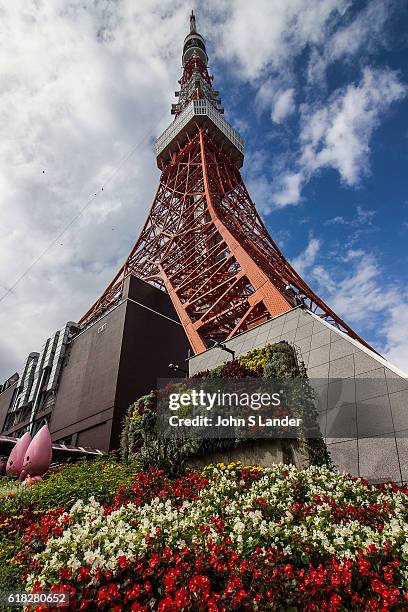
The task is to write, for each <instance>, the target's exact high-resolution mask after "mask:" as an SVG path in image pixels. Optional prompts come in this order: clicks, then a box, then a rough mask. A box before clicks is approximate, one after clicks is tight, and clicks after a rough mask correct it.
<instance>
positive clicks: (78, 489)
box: [0, 456, 137, 512]
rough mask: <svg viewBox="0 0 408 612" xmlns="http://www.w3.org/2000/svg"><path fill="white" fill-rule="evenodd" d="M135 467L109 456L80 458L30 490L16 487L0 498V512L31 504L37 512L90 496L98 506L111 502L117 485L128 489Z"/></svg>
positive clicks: (54, 472)
mask: <svg viewBox="0 0 408 612" xmlns="http://www.w3.org/2000/svg"><path fill="white" fill-rule="evenodd" d="M136 469H137V466H134V465H132V464H124V463H121V462H118V461H116V459H115V458H114V457H112V456H109V457H107V456H104V457H96V458H94V459H93V460H92V461H89V460H86V459H81V460H80V461H78V462H76V463H71V464H67V465H65V466H63V467H61V468H58V469H56V470H50V472H48V474H46V476H45V477H44V480H42V481H41V482H39V483H38V484H35V485H33V486H31V487H27V486H24V485H19V486H18V487H17V490H16V491H15V493H14V495H13V496H12V497H8V496H6V497H3V498H2V499H0V512H3V511H9V512H12V511H17V510H19V509H22V508H24V507H27V506H28V505H29V504H30V503H32V504H35V506H36V508H37V509H38V510H48V509H50V508H57V507H59V506H65V507H66V508H70V507H71V506H72V505H73V504H74V503H75V502H76V501H77V500H78V499H83V500H87V499H89V497H91V496H92V495H93V496H94V497H95V499H97V500H98V501H99V502H100V503H104V502H107V503H111V502H112V501H113V498H114V496H115V493H116V492H117V491H118V489H119V487H120V486H121V485H125V487H126V486H130V484H131V482H132V479H133V477H134V474H135V470H136Z"/></svg>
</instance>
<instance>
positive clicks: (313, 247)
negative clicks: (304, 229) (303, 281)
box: [292, 238, 321, 276]
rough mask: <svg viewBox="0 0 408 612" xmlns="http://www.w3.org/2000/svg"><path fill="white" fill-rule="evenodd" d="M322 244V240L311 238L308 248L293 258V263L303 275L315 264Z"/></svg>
mask: <svg viewBox="0 0 408 612" xmlns="http://www.w3.org/2000/svg"><path fill="white" fill-rule="evenodd" d="M320 246H321V241H320V240H318V239H317V238H310V240H309V242H308V245H307V247H306V249H305V250H304V251H303V252H302V253H300V254H299V255H298V256H297V257H296V258H295V259H294V260H293V262H292V265H293V267H294V268H295V270H296V271H297V272H298V273H299V274H300V275H301V276H303V274H305V273H306V272H307V271H308V270H310V268H312V267H313V266H314V263H315V261H316V257H317V254H318V252H319V249H320Z"/></svg>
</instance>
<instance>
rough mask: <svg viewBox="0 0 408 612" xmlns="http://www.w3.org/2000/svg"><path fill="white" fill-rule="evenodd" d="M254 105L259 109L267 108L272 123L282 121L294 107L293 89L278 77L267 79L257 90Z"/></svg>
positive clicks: (290, 113)
mask: <svg viewBox="0 0 408 612" xmlns="http://www.w3.org/2000/svg"><path fill="white" fill-rule="evenodd" d="M255 105H256V107H257V108H258V109H259V110H264V109H268V110H269V112H270V116H271V119H272V121H273V122H274V123H282V121H284V120H285V119H286V118H287V117H289V116H290V115H292V113H293V112H294V111H295V109H296V104H295V89H294V88H293V87H286V86H285V84H284V82H282V81H280V80H279V79H267V80H266V81H265V82H264V83H262V84H261V86H260V88H259V90H258V93H257V95H256V98H255Z"/></svg>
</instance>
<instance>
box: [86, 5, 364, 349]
mask: <svg viewBox="0 0 408 612" xmlns="http://www.w3.org/2000/svg"><path fill="white" fill-rule="evenodd" d="M182 62H183V74H182V77H181V79H180V81H179V83H180V86H181V87H180V91H177V92H176V96H177V97H178V102H177V104H173V105H172V111H171V112H172V114H174V115H175V119H174V121H173V122H172V123H171V125H170V126H169V127H168V128H167V129H166V130H165V131H164V132H163V134H162V135H161V136H160V137H159V138H158V139H157V141H156V154H157V163H158V167H159V168H160V169H161V170H162V174H161V177H160V182H159V186H158V189H157V192H156V194H155V197H154V200H153V204H152V207H151V209H150V213H149V216H148V218H147V221H146V223H145V225H144V227H143V229H142V231H141V234H140V236H139V238H138V240H137V242H136V244H135V245H134V247H133V248H132V250H131V252H130V254H129V256H128V258H127V259H126V261H125V263H124V265H123V266H122V268H121V269H120V270H119V272H118V273H117V274H116V276H115V278H114V279H113V281H112V282H111V283H110V285H109V286H108V287H107V289H106V290H105V291H104V293H103V294H102V296H101V297H100V298H99V300H98V301H97V302H96V303H95V304H94V305H93V306H92V307H91V308H90V310H89V311H88V312H87V313H86V314H85V315H84V316H83V317H82V319H81V321H80V323H81V324H82V325H83V326H87V325H89V324H91V323H93V322H94V321H95V320H97V319H98V318H100V316H102V315H103V314H104V313H105V312H107V311H108V310H110V309H111V308H112V307H113V306H115V305H116V304H117V303H118V302H120V300H121V298H122V291H123V284H124V279H125V278H126V276H127V275H128V274H130V273H133V274H135V275H136V276H138V277H140V278H142V279H143V280H145V281H147V282H149V283H152V284H154V285H155V286H157V287H159V288H161V289H163V290H165V291H167V293H168V294H169V295H170V297H171V299H172V302H173V304H174V307H175V309H176V311H177V313H178V316H179V318H180V321H181V323H182V324H183V326H184V329H185V332H186V334H187V336H188V339H189V341H190V344H191V346H192V347H193V350H194V351H195V353H199V352H201V351H203V350H205V349H207V348H208V347H210V346H212V345H213V343H214V342H220V341H224V340H226V339H229V338H232V337H233V336H235V335H237V334H239V333H242V332H243V331H246V330H247V329H249V328H251V327H253V326H254V325H256V324H259V323H262V322H263V321H266V320H267V319H270V318H272V317H275V316H277V315H280V314H283V313H284V312H287V311H288V310H290V309H291V308H293V307H294V306H297V305H303V306H304V307H306V308H309V309H310V310H312V311H313V312H315V313H316V314H318V315H319V316H321V317H322V318H324V319H325V320H326V321H328V322H330V323H332V324H333V325H335V326H336V327H338V328H339V329H341V330H342V331H344V332H345V333H347V334H348V335H349V336H350V337H352V338H354V339H356V340H359V341H360V342H361V343H362V344H365V345H366V346H368V345H367V344H366V343H365V342H364V340H362V339H361V338H359V337H358V336H357V334H356V333H355V332H354V331H353V330H352V329H351V328H350V327H349V326H348V325H347V324H346V323H345V322H344V321H342V320H341V319H340V318H339V317H338V316H337V315H336V314H335V313H334V312H333V310H331V308H330V307H329V306H328V305H327V304H325V302H324V301H323V300H322V299H320V298H319V297H318V296H317V295H316V294H315V293H314V292H313V291H312V289H311V288H310V287H309V286H308V285H307V284H306V283H305V281H304V280H303V279H302V278H301V277H300V276H299V274H297V272H296V271H295V270H294V269H293V267H292V266H291V265H290V264H289V262H288V261H287V260H286V259H285V257H284V256H283V255H282V253H281V251H280V250H279V248H278V246H277V245H276V243H275V242H274V241H273V239H272V238H271V236H270V235H269V233H268V231H267V229H266V228H265V225H264V223H263V221H262V219H261V217H260V216H259V214H258V212H257V211H256V208H255V205H254V203H253V202H252V200H251V197H250V195H249V193H248V191H247V189H246V187H245V185H244V182H243V180H242V177H241V174H240V172H239V169H240V167H241V166H242V164H243V159H244V142H243V140H242V138H241V136H240V135H239V133H238V132H237V131H236V130H234V129H233V128H232V127H231V126H230V125H229V123H227V121H226V120H225V119H224V117H223V112H224V111H223V109H222V108H220V104H221V100H220V98H219V93H218V92H217V91H215V90H214V88H213V84H212V83H213V77H211V76H210V75H209V73H208V70H207V63H208V57H207V52H206V48H205V43H204V39H203V37H202V36H201V35H200V34H198V32H197V30H196V23H195V17H194V14H193V13H192V15H191V17H190V32H189V34H188V35H187V36H186V38H185V41H184V47H183V56H182Z"/></svg>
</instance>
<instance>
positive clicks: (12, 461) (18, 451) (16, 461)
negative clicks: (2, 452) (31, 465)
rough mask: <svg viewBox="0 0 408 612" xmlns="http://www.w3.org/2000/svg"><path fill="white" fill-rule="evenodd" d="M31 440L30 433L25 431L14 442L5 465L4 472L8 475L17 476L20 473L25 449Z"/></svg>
mask: <svg viewBox="0 0 408 612" xmlns="http://www.w3.org/2000/svg"><path fill="white" fill-rule="evenodd" d="M31 440H32V438H31V434H30V433H28V431H26V433H25V434H24V435H23V436H21V438H19V439H18V440H17V442H16V443H15V445H14V448H13V450H12V451H11V453H10V456H9V458H8V461H7V465H6V473H7V475H8V476H15V477H18V476H19V475H20V472H21V470H22V469H23V463H24V458H25V456H26V451H27V449H28V447H29V446H30V443H31Z"/></svg>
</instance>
